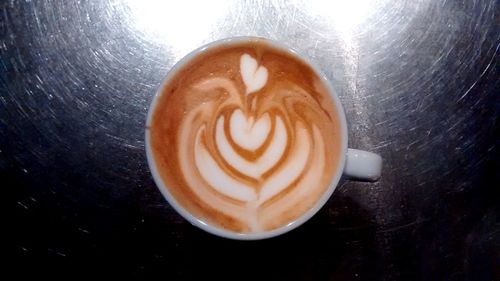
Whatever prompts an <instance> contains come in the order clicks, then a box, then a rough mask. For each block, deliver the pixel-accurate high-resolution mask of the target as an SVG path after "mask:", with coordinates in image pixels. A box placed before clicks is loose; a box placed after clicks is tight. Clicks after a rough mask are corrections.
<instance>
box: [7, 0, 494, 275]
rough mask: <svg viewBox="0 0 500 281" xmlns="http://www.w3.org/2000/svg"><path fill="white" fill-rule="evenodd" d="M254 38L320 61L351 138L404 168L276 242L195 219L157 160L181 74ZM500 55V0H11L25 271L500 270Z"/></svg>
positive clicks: (16, 222)
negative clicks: (158, 178) (159, 106)
mask: <svg viewBox="0 0 500 281" xmlns="http://www.w3.org/2000/svg"><path fill="white" fill-rule="evenodd" d="M236 35H255V36H262V37H268V38H271V39H274V40H278V41H281V42H282V43H284V44H286V45H289V46H290V47H292V48H294V49H296V50H297V51H299V52H300V53H301V54H303V55H304V56H305V57H307V58H308V59H309V60H311V61H313V62H314V63H316V64H318V65H319V67H320V68H321V69H322V70H323V71H324V72H325V74H326V75H327V77H328V78H329V79H331V81H332V83H333V85H334V87H335V90H336V91H337V93H338V94H339V96H340V98H341V100H342V102H343V104H344V107H345V110H346V113H347V118H348V122H349V138H350V139H349V141H350V144H349V146H350V147H353V148H359V149H366V150H371V151H374V152H377V153H380V154H381V155H382V157H383V158H384V160H385V162H384V169H383V175H382V178H381V180H380V181H379V182H378V183H376V184H372V183H356V182H349V181H343V182H342V184H341V186H339V188H338V189H337V191H336V192H335V194H334V196H333V197H332V198H331V200H330V201H329V202H328V203H327V205H326V206H325V207H324V208H323V209H322V210H321V211H320V213H319V214H318V215H316V216H315V217H314V219H313V220H312V221H310V222H308V223H306V224H305V225H303V226H302V227H300V228H299V229H297V230H295V231H293V232H291V233H289V234H287V235H284V236H282V237H279V238H276V239H271V240H266V241H261V242H256V243H242V242H235V241H229V240H223V239H220V238H217V237H213V236H210V235H209V234H206V233H203V232H202V231H200V230H198V229H196V228H194V227H192V226H190V225H188V223H187V222H185V221H184V220H183V219H182V218H181V217H180V216H179V215H177V214H176V213H175V212H174V211H173V210H172V209H171V208H170V207H169V206H168V204H167V203H166V202H165V200H164V199H163V198H162V196H161V195H160V192H159V191H158V190H157V189H156V187H155V185H154V183H153V181H152V178H151V176H150V174H149V171H148V167H147V164H146V160H145V153H144V138H143V136H144V128H143V126H144V122H145V116H146V112H147V108H148V106H149V103H150V102H151V100H152V97H153V94H154V92H155V90H156V88H157V87H158V86H159V84H160V82H161V80H162V78H163V77H164V76H165V75H166V73H167V72H168V70H169V69H170V67H172V66H173V64H174V63H175V62H176V61H177V60H179V59H180V58H181V57H182V56H183V55H185V54H187V53H188V52H189V51H191V50H193V49H195V48H196V47H198V46H200V45H201V44H204V43H208V42H211V41H213V40H216V39H221V38H225V37H230V36H236ZM499 46H500V31H499V2H498V1H495V0H490V1H488V0H456V1H452V0H400V1H396V0H351V1H328V2H326V1H325V2H323V1H187V0H184V1H176V2H174V1H133V0H110V1H104V0H103V1H98V0H95V1H76V0H68V1H62V0H59V1H57V0H52V1H50V0H38V1H35V0H31V1H9V0H7V1H5V0H4V1H2V2H0V55H1V60H0V71H1V72H0V73H1V74H0V94H1V95H0V171H1V174H0V175H1V179H2V181H1V182H2V184H1V187H2V188H1V190H2V192H3V193H5V194H8V195H9V196H6V197H7V198H8V199H9V200H8V203H9V205H8V206H9V211H10V213H9V215H10V217H11V218H13V220H12V223H11V224H10V223H9V225H8V226H7V227H6V229H8V230H9V231H13V234H14V239H13V240H12V243H10V244H11V246H13V248H12V256H13V257H15V259H14V260H15V261H19V263H17V262H15V263H17V265H18V266H19V265H26V264H27V263H28V262H29V264H30V265H32V266H35V265H37V264H38V265H39V264H43V265H44V266H43V268H44V271H46V272H49V273H54V272H60V270H61V269H65V270H69V271H72V270H80V271H81V269H82V268H85V269H86V270H84V273H88V274H92V273H93V272H97V271H98V270H101V272H108V273H112V274H124V275H126V276H133V277H147V276H153V275H154V274H156V273H158V272H159V273H162V274H166V275H168V276H170V277H171V278H172V279H191V278H197V277H200V276H201V277H207V276H208V277H209V276H219V277H224V274H228V276H229V277H231V276H233V277H234V276H237V275H235V274H241V273H242V272H243V273H244V277H246V278H253V277H262V276H269V277H273V276H275V277H281V278H285V279H311V280H313V279H314V280H324V279H328V280H335V279H342V280H423V279H428V280H500V270H499V268H500V238H499V237H500V196H498V194H499V192H498V188H499V187H500V175H499V174H500V171H499V169H500V168H499V167H500V157H499V149H500V148H499V142H500V141H499V139H500V134H499V130H500V129H499V116H500V98H499V94H500V93H499V86H500V83H499V79H498V78H499V70H498V53H499ZM216 253H217V254H220V256H218V257H217V258H214V255H216ZM248 255H256V257H259V258H258V259H257V260H256V259H254V258H250V257H249V256H248ZM115 263H116V264H115ZM83 265H86V267H82V266H83ZM226 266H227V267H229V269H225V270H223V268H225V267H226ZM249 269H250V270H249ZM53 270H54V271H53ZM55 270H57V271H55ZM264 271H265V272H266V275H263V272H264ZM25 273H28V272H25ZM497 278H498V279H497Z"/></svg>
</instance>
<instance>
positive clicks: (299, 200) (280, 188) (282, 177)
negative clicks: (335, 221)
mask: <svg viewBox="0 0 500 281" xmlns="http://www.w3.org/2000/svg"><path fill="white" fill-rule="evenodd" d="M145 137H146V154H147V159H148V164H149V167H150V169H151V172H152V175H153V178H154V180H155V183H156V184H157V186H158V188H159V189H160V191H161V192H162V194H163V195H164V197H165V198H166V199H167V201H168V202H169V203H170V204H171V205H172V207H174V209H175V210H176V211H177V212H178V213H179V214H181V215H182V216H183V217H184V218H186V219H187V220H188V221H189V222H190V223H192V224H193V225H195V226H197V227H199V228H201V229H203V230H205V231H207V232H209V233H212V234H215V235H218V236H222V237H226V238H231V239H241V240H257V239H265V238H270V237H274V236H277V235H280V234H283V233H286V232H288V231H290V230H292V229H294V228H296V227H298V226H299V225H301V224H302V223H304V222H305V221H307V220H308V219H310V218H311V217H312V216H313V215H314V214H315V213H316V212H317V211H318V210H319V209H320V208H321V207H322V206H323V205H324V204H325V203H326V201H327V200H328V198H329V197H330V196H331V194H332V193H333V191H334V189H335V187H336V186H337V184H338V181H339V179H340V177H341V175H342V171H343V170H344V165H345V162H346V152H347V126H346V120H345V114H344V111H343V109H342V106H341V104H340V100H339V99H338V97H337V96H336V95H335V94H334V92H333V90H332V88H331V86H330V84H329V82H328V81H327V79H326V78H325V77H324V75H322V74H321V73H320V72H319V71H318V68H316V67H315V66H314V65H313V64H311V63H309V62H306V61H305V60H304V59H303V58H302V57H300V56H299V55H298V54H297V53H296V52H295V51H293V50H291V49H289V48H287V47H285V46H283V45H281V44H279V43H277V42H274V41H271V40H268V39H263V38H255V37H235V38H229V39H224V40H220V41H216V42H213V43H210V44H208V45H206V46H203V47H201V48H199V49H197V50H195V51H193V52H191V53H190V54H188V55H187V56H186V57H184V58H183V59H182V60H181V61H179V62H178V63H177V64H176V65H175V66H174V67H173V68H172V70H171V71H170V72H169V73H168V75H167V77H166V78H165V80H164V81H163V83H162V85H161V86H160V88H159V89H158V91H157V93H156V95H155V97H154V99H153V101H152V103H151V106H150V108H149V112H148V117H147V123H146V136H145Z"/></svg>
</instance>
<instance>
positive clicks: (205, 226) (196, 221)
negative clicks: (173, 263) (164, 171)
mask: <svg viewBox="0 0 500 281" xmlns="http://www.w3.org/2000/svg"><path fill="white" fill-rule="evenodd" d="M248 41H260V42H265V43H266V44H269V45H271V46H272V47H274V48H278V49H280V50H282V51H286V52H288V53H289V54H292V55H293V56H294V57H296V58H297V59H299V60H301V61H303V62H304V63H306V64H307V65H309V66H310V67H311V68H312V69H313V71H314V72H315V74H316V75H317V76H318V77H320V79H321V80H322V82H323V84H324V85H325V86H326V88H327V90H328V93H329V95H330V97H331V99H332V101H333V103H334V105H335V108H336V110H337V115H338V118H339V123H340V131H341V155H340V157H339V163H338V166H337V169H336V171H335V173H334V175H333V176H332V178H331V180H330V183H329V185H328V189H327V190H326V191H325V192H324V193H323V195H322V196H321V197H320V198H319V200H318V201H317V202H316V203H315V204H314V206H313V207H312V208H310V209H309V210H307V211H306V212H305V213H303V214H302V215H301V216H299V217H298V218H297V219H295V220H293V221H291V222H289V223H288V224H286V225H284V226H281V227H279V228H277V229H273V230H270V231H262V232H255V233H237V232H233V231H230V230H226V229H223V228H221V227H218V226H216V225H213V224H210V223H208V222H204V221H203V220H202V219H200V218H197V217H196V216H194V215H193V214H191V213H190V212H189V211H188V210H187V209H186V208H184V207H183V206H182V205H181V204H180V203H178V202H177V200H176V199H175V197H174V196H173V195H172V194H171V193H170V191H169V189H168V187H167V186H166V184H165V183H164V182H163V180H162V178H161V176H160V174H159V172H158V169H157V165H156V162H155V159H154V156H153V152H152V150H151V145H150V125H151V120H152V116H153V113H154V111H155V108H156V106H157V103H158V98H159V97H160V96H161V94H162V90H163V89H164V87H165V86H166V85H167V84H168V83H169V82H170V80H171V79H172V78H173V77H174V76H175V74H176V73H177V72H178V70H180V69H181V68H182V67H183V66H184V65H186V64H187V63H188V62H190V61H191V60H192V59H194V58H195V57H197V56H198V55H199V54H201V53H203V52H205V51H207V50H209V49H213V48H216V47H219V46H221V45H232V44H238V43H242V42H248ZM347 137H348V135H347V121H346V116H345V112H344V108H343V106H342V103H341V101H340V98H339V97H338V95H337V94H336V93H335V91H334V89H333V87H332V85H331V83H330V81H329V80H328V79H327V78H326V76H325V75H324V73H323V72H322V71H320V68H319V67H317V65H315V64H314V63H312V62H310V61H309V60H307V59H306V57H305V56H304V55H301V54H300V53H299V52H297V51H295V50H294V49H292V48H290V47H288V46H286V45H284V44H282V43H280V42H277V41H274V40H271V39H268V38H263V37H255V36H237V37H229V38H224V39H220V40H216V41H213V42H210V43H207V44H205V45H203V46H201V47H198V48H197V49H195V50H193V51H191V52H189V53H188V54H187V55H185V56H184V57H183V58H182V59H180V60H179V61H178V62H176V63H175V65H174V66H173V67H172V68H171V69H170V70H169V72H168V73H167V75H166V76H165V77H164V79H163V80H162V83H161V84H160V86H159V87H158V88H157V90H156V92H155V95H154V97H153V99H152V101H151V104H150V105H149V108H148V113H147V119H146V124H145V149H146V158H147V162H148V166H149V169H150V171H151V174H152V176H153V180H154V182H155V184H156V186H157V188H158V189H159V190H160V192H161V193H162V195H163V197H164V198H165V199H166V200H167V202H168V203H169V204H170V206H172V207H173V208H174V210H175V211H177V213H179V214H180V215H181V216H182V217H183V218H185V219H186V220H187V221H188V222H190V223H191V224H192V225H194V226H196V227H198V228H200V229H202V230H204V231H206V232H208V233H211V234H214V235H216V236H220V237H224V238H229V239H234V240H262V239H267V238H272V237H276V236H279V235H282V234H285V233H287V232H289V231H291V230H293V229H295V228H297V227H299V226H300V225H302V224H304V223H305V222H306V221H308V220H309V219H311V218H312V217H313V216H314V215H315V214H316V213H317V212H318V211H319V210H320V209H321V208H323V206H324V205H325V204H326V202H327V201H328V199H329V198H330V197H331V196H332V194H333V192H334V191H335V189H336V188H337V185H338V183H339V181H340V178H341V177H342V172H343V170H344V167H345V162H346V154H347Z"/></svg>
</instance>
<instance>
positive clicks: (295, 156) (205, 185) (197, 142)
mask: <svg viewBox="0 0 500 281" xmlns="http://www.w3.org/2000/svg"><path fill="white" fill-rule="evenodd" d="M240 70H241V75H242V80H243V81H244V84H245V86H246V93H245V94H244V95H242V94H240V93H239V92H238V90H237V87H236V86H235V85H234V82H232V81H231V80H228V79H226V78H208V79H206V80H203V81H202V82H199V83H197V84H196V85H194V86H193V89H195V90H197V91H213V90H215V89H223V90H224V91H225V92H227V94H228V95H227V98H226V99H224V101H223V102H222V103H221V102H220V101H219V103H217V101H209V102H204V103H202V104H200V105H198V106H197V107H196V108H195V109H194V110H192V111H190V112H189V113H188V114H187V115H186V117H185V118H184V120H183V122H182V124H181V127H180V134H179V139H178V141H179V147H180V148H181V150H180V152H179V156H178V157H179V161H180V164H181V165H180V167H181V170H182V173H183V175H184V178H185V180H186V181H187V183H188V185H189V186H190V188H191V189H192V190H193V192H194V193H195V194H196V195H197V196H198V197H199V198H200V199H201V200H203V201H204V203H206V204H207V205H209V206H210V207H212V208H214V209H217V210H219V211H220V212H222V213H224V214H225V215H228V216H230V217H232V218H235V219H237V220H239V221H241V222H244V223H246V225H247V226H248V227H249V228H250V229H251V231H259V230H260V229H261V225H260V224H261V219H260V217H259V208H260V207H261V206H262V205H263V204H265V203H266V202H268V201H270V200H271V199H272V198H274V197H275V196H278V195H280V194H281V193H283V192H284V191H285V190H287V189H289V190H290V191H288V193H286V194H285V195H284V197H283V198H279V199H277V200H274V201H272V202H271V205H270V206H271V207H269V206H266V215H265V216H264V218H262V219H263V220H270V219H272V217H273V216H279V215H280V214H281V213H283V212H286V210H287V208H293V206H294V205H293V204H297V202H299V201H300V200H301V198H303V196H306V195H307V193H308V191H309V189H310V188H312V187H313V186H315V182H316V181H317V180H318V179H319V178H320V177H321V175H322V174H323V171H324V167H325V155H324V154H325V148H324V140H323V137H322V135H321V133H320V132H319V129H318V128H317V127H316V125H314V124H306V123H305V122H304V121H300V120H295V121H288V122H291V124H287V122H285V120H287V118H286V116H282V114H283V111H276V112H278V113H275V114H274V115H271V114H270V113H263V114H262V115H260V116H259V117H255V114H252V113H247V112H245V111H244V110H243V109H244V108H245V107H244V99H245V98H246V96H247V95H248V94H250V93H253V92H256V91H258V90H260V89H262V88H263V87H264V86H265V85H266V83H267V78H268V72H267V69H266V68H265V67H263V66H258V65H257V61H256V60H255V59H254V58H252V57H251V56H250V55H248V54H244V55H242V56H241V60H240ZM224 108H233V109H232V111H231V112H230V114H229V117H228V118H225V117H224V115H223V114H220V115H219V116H215V119H214V118H213V117H214V114H217V112H222V109H224ZM210 120H214V121H210ZM287 128H288V130H287ZM289 134H292V135H289ZM266 141H268V143H267V145H266V147H264V148H263V145H264V144H265V143H266ZM242 149H244V150H246V151H249V152H251V153H252V152H253V153H256V151H257V150H259V149H264V150H263V151H262V152H259V153H260V154H258V155H257V157H256V158H255V159H248V157H247V158H245V156H244V155H241V153H240V152H241V151H242ZM285 152H286V153H285ZM238 173H240V174H241V175H244V176H245V177H247V178H244V177H242V176H240V175H238Z"/></svg>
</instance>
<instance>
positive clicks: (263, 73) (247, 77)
mask: <svg viewBox="0 0 500 281" xmlns="http://www.w3.org/2000/svg"><path fill="white" fill-rule="evenodd" d="M240 73H241V77H242V78H243V82H244V83H245V86H246V90H247V91H246V94H247V95H248V94H250V93H253V92H256V91H258V90H260V89H262V88H263V87H264V86H265V85H266V83H267V76H268V73H267V68H265V67H264V66H258V64H257V61H256V60H255V59H254V58H252V57H251V56H250V55H248V54H243V55H242V56H241V58H240Z"/></svg>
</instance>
